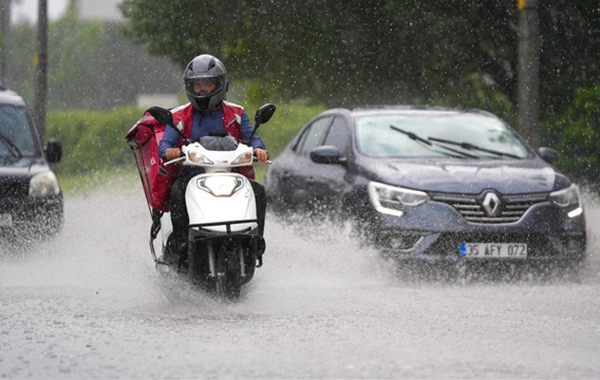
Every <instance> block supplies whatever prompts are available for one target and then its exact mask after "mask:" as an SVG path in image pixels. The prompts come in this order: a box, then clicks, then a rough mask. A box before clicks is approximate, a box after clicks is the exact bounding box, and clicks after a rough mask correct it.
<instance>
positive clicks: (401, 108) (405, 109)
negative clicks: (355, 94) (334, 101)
mask: <svg viewBox="0 0 600 380" xmlns="http://www.w3.org/2000/svg"><path fill="white" fill-rule="evenodd" d="M328 113H344V114H349V115H351V116H353V117H361V116H367V115H369V114H385V113H394V114H398V113H400V114H406V115H410V114H413V115H414V114H420V115H427V114H437V115H440V114H447V115H452V114H478V115H482V116H489V117H495V118H497V116H496V115H494V114H492V113H490V112H487V111H483V110H480V109H466V108H458V107H456V108H452V107H439V106H417V105H382V106H364V107H356V108H332V109H329V110H327V111H325V112H323V114H328Z"/></svg>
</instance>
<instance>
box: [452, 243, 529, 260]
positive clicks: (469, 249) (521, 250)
mask: <svg viewBox="0 0 600 380" xmlns="http://www.w3.org/2000/svg"><path fill="white" fill-rule="evenodd" d="M460 257H461V258H465V259H473V258H475V259H496V258H501V259H526V258H527V244H525V243H461V244H460Z"/></svg>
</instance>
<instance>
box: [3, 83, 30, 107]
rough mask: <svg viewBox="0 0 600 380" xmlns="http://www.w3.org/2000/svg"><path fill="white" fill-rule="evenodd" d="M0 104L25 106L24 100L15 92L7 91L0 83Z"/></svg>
mask: <svg viewBox="0 0 600 380" xmlns="http://www.w3.org/2000/svg"><path fill="white" fill-rule="evenodd" d="M0 104H9V105H13V106H25V100H23V98H22V97H21V96H19V94H17V93H16V92H14V91H12V90H9V89H7V88H6V87H4V85H2V84H1V83H0Z"/></svg>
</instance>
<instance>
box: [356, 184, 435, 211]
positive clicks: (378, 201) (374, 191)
mask: <svg viewBox="0 0 600 380" xmlns="http://www.w3.org/2000/svg"><path fill="white" fill-rule="evenodd" d="M368 191H369V198H370V200H371V204H372V205H373V207H375V209H376V210H377V211H379V212H381V213H382V214H388V215H394V216H402V215H403V214H404V210H405V208H406V207H407V206H408V207H414V206H418V205H420V204H423V203H425V202H427V201H428V200H429V195H428V194H427V193H425V192H422V191H417V190H411V189H404V188H401V187H395V186H390V185H385V184H383V183H378V182H369V186H368Z"/></svg>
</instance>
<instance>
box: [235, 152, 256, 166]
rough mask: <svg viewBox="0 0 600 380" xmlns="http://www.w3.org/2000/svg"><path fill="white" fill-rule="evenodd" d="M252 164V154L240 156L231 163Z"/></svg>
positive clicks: (246, 153) (247, 153)
mask: <svg viewBox="0 0 600 380" xmlns="http://www.w3.org/2000/svg"><path fill="white" fill-rule="evenodd" d="M251 163H252V152H245V153H242V154H240V155H239V156H238V157H237V158H236V159H235V160H233V161H232V162H231V165H250V164H251Z"/></svg>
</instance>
